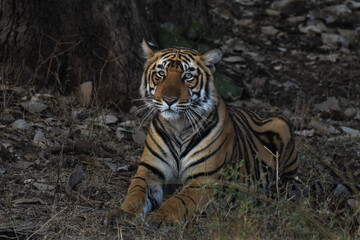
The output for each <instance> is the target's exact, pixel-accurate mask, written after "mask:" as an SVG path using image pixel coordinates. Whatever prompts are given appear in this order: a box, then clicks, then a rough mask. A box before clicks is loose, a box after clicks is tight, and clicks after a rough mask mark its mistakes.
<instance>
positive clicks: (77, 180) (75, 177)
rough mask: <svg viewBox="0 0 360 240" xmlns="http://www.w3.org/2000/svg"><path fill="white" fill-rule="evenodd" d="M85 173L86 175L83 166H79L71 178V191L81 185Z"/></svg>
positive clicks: (69, 183)
mask: <svg viewBox="0 0 360 240" xmlns="http://www.w3.org/2000/svg"><path fill="white" fill-rule="evenodd" d="M83 173H84V170H83V168H82V166H81V164H77V165H76V167H75V168H74V170H73V171H72V173H71V175H70V177H69V182H68V185H69V187H70V188H71V189H73V188H74V187H75V186H76V185H77V184H79V183H80V181H81V179H82V177H83Z"/></svg>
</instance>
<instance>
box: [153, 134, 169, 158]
mask: <svg viewBox="0 0 360 240" xmlns="http://www.w3.org/2000/svg"><path fill="white" fill-rule="evenodd" d="M149 135H150V138H151V140H152V141H153V142H154V143H155V145H156V146H157V147H158V148H159V149H160V152H161V154H162V155H164V156H165V157H166V156H167V154H166V152H165V151H164V149H162V148H161V146H160V145H159V143H158V142H157V141H156V140H155V138H154V136H153V135H152V134H151V132H149Z"/></svg>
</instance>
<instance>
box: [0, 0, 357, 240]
mask: <svg viewBox="0 0 360 240" xmlns="http://www.w3.org/2000/svg"><path fill="white" fill-rule="evenodd" d="M280 2H281V3H284V4H283V5H281V4H278V5H276V4H275V5H274V4H273V5H271V4H270V3H269V1H262V0H255V1H246V0H237V1H216V0H212V1H209V4H210V7H209V9H210V11H211V16H212V21H211V22H212V29H213V30H214V31H216V30H217V29H221V30H222V31H223V36H222V37H221V38H220V39H218V40H215V41H214V42H212V44H213V46H219V47H221V48H222V49H223V51H224V59H223V61H222V62H221V63H220V64H218V66H217V71H218V72H220V73H222V74H224V75H227V76H229V77H230V78H231V79H232V81H233V82H235V84H236V85H237V86H239V87H241V88H242V89H243V91H242V92H241V94H237V95H236V96H231V97H230V99H229V100H230V101H231V102H232V103H233V104H235V105H238V106H242V107H245V108H248V109H251V110H254V111H257V112H259V113H260V114H264V115H266V114H271V115H274V114H281V115H283V116H285V117H287V118H288V119H289V121H290V122H291V124H292V126H293V128H294V134H295V135H296V139H297V149H298V150H299V157H300V160H301V164H300V169H299V172H298V177H297V182H301V185H302V186H306V187H307V188H308V189H310V190H309V191H310V192H311V193H310V194H305V195H304V196H299V199H297V200H296V201H295V202H294V201H290V200H289V199H288V198H287V196H281V198H280V199H279V200H277V199H267V198H266V197H265V196H263V195H261V194H260V195H258V194H257V193H256V190H254V189H252V190H248V192H247V191H243V192H242V190H241V191H240V193H241V194H240V195H237V194H235V193H233V196H236V198H237V201H236V204H235V205H231V204H230V205H229V204H226V203H224V202H225V200H224V199H225V198H224V199H222V200H223V201H224V202H221V201H222V200H221V199H216V200H214V206H215V208H213V210H212V211H211V212H209V213H208V215H207V216H197V217H195V218H194V219H193V220H192V221H190V222H189V223H186V224H182V225H176V226H174V227H171V228H169V229H161V230H152V229H148V228H146V227H143V226H135V225H133V226H129V225H127V226H123V225H121V224H120V223H119V224H118V225H116V226H115V227H109V226H105V225H104V224H103V220H104V217H105V215H106V212H107V211H109V210H112V209H115V208H118V207H119V206H120V202H121V201H122V199H123V198H124V196H125V193H126V190H127V187H128V185H129V183H130V179H131V176H132V175H133V174H134V173H135V171H136V165H137V163H138V162H139V159H140V155H141V152H142V145H143V143H144V135H145V133H146V126H148V123H144V124H142V126H141V127H139V126H140V123H141V117H139V116H133V115H132V114H131V113H133V112H134V111H136V106H134V107H132V109H131V112H130V113H123V112H121V110H119V109H108V108H106V107H104V106H99V105H97V104H92V105H91V107H83V106H82V105H81V103H80V102H79V101H78V98H77V96H76V94H73V95H67V96H63V95H61V94H60V93H58V92H56V91H52V90H47V89H42V88H37V87H36V86H31V87H29V86H25V85H24V86H10V85H6V84H5V81H4V79H1V81H0V93H1V96H0V100H1V104H2V105H3V106H4V110H2V112H1V115H0V239H27V238H30V239H175V238H176V239H211V238H212V239H359V238H360V228H359V222H360V202H359V194H358V192H357V188H356V186H355V185H356V184H359V183H360V67H359V66H360V4H359V3H358V2H357V1H335V0H332V1H330V0H329V1H319V3H317V1H290V0H289V1H285V0H284V1H280ZM335 183H346V184H347V186H348V188H349V189H347V190H344V191H339V192H338V193H339V194H338V195H341V197H344V198H341V199H340V198H339V197H335V196H334V191H333V189H331V186H332V184H335ZM235 185H236V186H235V189H237V190H239V189H243V188H242V187H241V186H240V184H238V183H236V184H235ZM348 190H350V191H348ZM233 192H234V191H233ZM238 192H239V191H238ZM350 192H353V193H352V194H351V193H350ZM227 194H229V195H231V194H232V193H231V191H229V193H224V195H225V196H227ZM335 195H336V194H335Z"/></svg>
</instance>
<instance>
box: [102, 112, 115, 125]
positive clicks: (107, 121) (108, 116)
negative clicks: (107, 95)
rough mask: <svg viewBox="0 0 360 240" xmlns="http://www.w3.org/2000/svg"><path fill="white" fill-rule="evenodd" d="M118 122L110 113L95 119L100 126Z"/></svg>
mask: <svg viewBox="0 0 360 240" xmlns="http://www.w3.org/2000/svg"><path fill="white" fill-rule="evenodd" d="M118 120H119V119H118V118H117V117H116V116H115V114H113V113H112V112H110V113H108V114H106V115H101V116H100V117H98V118H97V121H98V122H99V123H100V124H111V123H116V122H117V121H118Z"/></svg>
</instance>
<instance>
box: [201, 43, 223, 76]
mask: <svg viewBox="0 0 360 240" xmlns="http://www.w3.org/2000/svg"><path fill="white" fill-rule="evenodd" d="M222 56H223V53H222V51H221V49H220V48H215V49H212V50H210V51H207V52H206V53H205V54H204V55H203V57H204V61H205V65H206V66H207V67H208V68H209V69H210V70H211V71H212V72H215V64H216V63H218V62H219V61H220V60H221V58H222Z"/></svg>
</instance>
